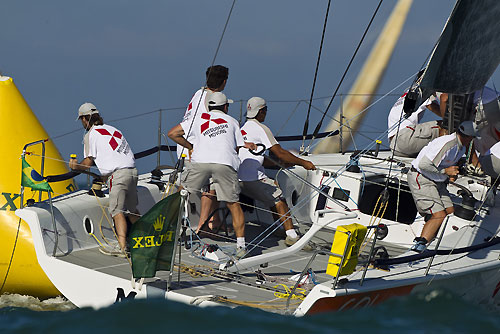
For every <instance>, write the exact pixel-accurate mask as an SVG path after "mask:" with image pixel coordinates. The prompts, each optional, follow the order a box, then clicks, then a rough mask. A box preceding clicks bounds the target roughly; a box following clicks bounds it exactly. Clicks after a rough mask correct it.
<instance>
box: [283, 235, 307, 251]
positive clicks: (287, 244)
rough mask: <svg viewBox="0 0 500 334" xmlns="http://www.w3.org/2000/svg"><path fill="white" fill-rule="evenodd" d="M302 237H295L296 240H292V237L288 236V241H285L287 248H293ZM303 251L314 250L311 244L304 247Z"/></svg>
mask: <svg viewBox="0 0 500 334" xmlns="http://www.w3.org/2000/svg"><path fill="white" fill-rule="evenodd" d="M299 239H300V237H295V238H292V237H290V236H289V235H287V236H286V239H285V245H286V246H287V247H290V246H293V245H295V243H296V242H297V241H299ZM302 250H304V251H306V252H310V251H312V250H313V248H312V247H311V245H309V244H306V245H305V246H304V247H302Z"/></svg>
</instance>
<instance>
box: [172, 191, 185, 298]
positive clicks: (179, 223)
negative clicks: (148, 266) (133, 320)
mask: <svg viewBox="0 0 500 334" xmlns="http://www.w3.org/2000/svg"><path fill="white" fill-rule="evenodd" d="M180 192H181V205H180V208H181V209H180V212H179V216H178V217H177V228H176V229H175V239H174V243H175V244H174V247H173V253H172V259H171V260H170V261H171V262H170V272H169V274H168V282H167V292H168V291H169V289H170V285H171V284H172V275H173V271H174V262H175V255H176V254H175V252H176V248H177V244H179V232H180V228H181V224H182V219H183V217H184V214H183V212H184V211H185V210H184V206H185V203H186V201H187V196H188V192H187V190H186V189H182V190H181V191H180ZM179 246H180V244H179ZM180 255H181V250H179V266H180Z"/></svg>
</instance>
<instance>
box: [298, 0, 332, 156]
mask: <svg viewBox="0 0 500 334" xmlns="http://www.w3.org/2000/svg"><path fill="white" fill-rule="evenodd" d="M330 4H331V0H328V6H327V8H326V14H325V22H324V23H323V33H322V34H321V43H320V45H319V51H318V59H317V60H316V70H315V71H314V79H313V85H312V89H311V97H310V98H309V106H308V107H307V116H306V121H305V122H304V130H303V131H302V145H301V147H300V152H304V143H305V141H306V135H307V131H308V130H309V115H310V113H311V104H312V100H313V96H314V88H315V87H316V79H317V77H318V70H319V63H320V60H321V52H322V51H323V41H324V40H325V32H326V24H327V22H328V14H329V13H330Z"/></svg>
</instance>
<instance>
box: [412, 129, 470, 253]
mask: <svg viewBox="0 0 500 334" xmlns="http://www.w3.org/2000/svg"><path fill="white" fill-rule="evenodd" d="M475 135H476V131H475V129H474V125H473V123H472V122H471V121H465V122H462V123H461V124H460V126H459V127H458V130H457V132H456V133H452V134H451V135H446V136H442V137H439V138H436V139H434V140H433V141H431V142H430V143H429V144H428V145H427V146H425V147H424V148H423V149H422V151H420V153H419V154H418V156H417V158H416V159H415V160H413V162H412V167H411V170H410V171H409V172H408V186H409V187H410V191H411V194H412V195H413V200H414V201H415V205H416V207H417V210H418V211H419V212H420V214H422V215H426V216H427V215H430V219H428V220H427V222H426V223H425V225H424V228H423V229H422V233H421V234H420V237H417V238H415V244H414V245H413V246H412V248H411V250H414V251H416V252H419V253H421V252H423V251H424V250H425V249H426V247H427V244H428V242H430V241H431V240H432V238H434V237H435V236H436V234H437V231H438V230H439V227H440V226H441V223H442V222H443V220H444V219H445V218H446V216H447V215H449V214H451V213H453V211H454V210H453V202H452V201H451V199H450V196H449V193H448V189H447V187H446V182H447V181H448V180H450V181H455V180H456V179H457V177H458V166H457V162H458V160H459V159H460V158H461V157H462V156H463V155H464V153H465V152H466V150H467V147H468V146H469V144H470V142H471V141H472V139H473V138H474V137H475Z"/></svg>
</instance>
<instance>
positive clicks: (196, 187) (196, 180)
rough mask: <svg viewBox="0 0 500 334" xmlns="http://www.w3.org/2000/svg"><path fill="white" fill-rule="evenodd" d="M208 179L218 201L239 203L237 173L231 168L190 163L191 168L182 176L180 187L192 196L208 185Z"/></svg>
mask: <svg viewBox="0 0 500 334" xmlns="http://www.w3.org/2000/svg"><path fill="white" fill-rule="evenodd" d="M210 178H212V181H213V184H212V185H213V188H214V189H215V193H216V195H217V200H218V201H224V202H228V203H235V202H238V201H239V199H240V185H239V183H238V172H236V171H235V170H234V169H233V168H232V167H231V166H227V165H222V164H215V163H196V162H191V166H190V167H189V168H188V169H187V170H186V171H185V172H184V173H183V174H182V185H183V186H184V187H185V188H186V189H187V191H189V192H190V193H192V194H193V193H199V192H200V190H201V189H203V188H205V187H206V186H207V185H209V184H210Z"/></svg>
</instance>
